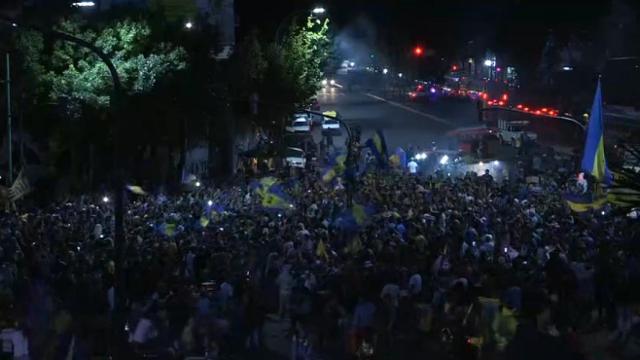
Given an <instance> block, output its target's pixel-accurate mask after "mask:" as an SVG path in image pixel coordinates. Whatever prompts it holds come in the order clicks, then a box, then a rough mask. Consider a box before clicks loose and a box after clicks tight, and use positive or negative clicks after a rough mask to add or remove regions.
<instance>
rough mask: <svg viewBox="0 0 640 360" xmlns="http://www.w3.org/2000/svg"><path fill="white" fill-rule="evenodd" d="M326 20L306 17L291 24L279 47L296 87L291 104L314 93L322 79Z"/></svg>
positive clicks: (327, 47)
mask: <svg viewBox="0 0 640 360" xmlns="http://www.w3.org/2000/svg"><path fill="white" fill-rule="evenodd" d="M328 31H329V20H328V19H326V20H324V21H320V20H317V19H315V18H312V17H309V18H307V22H306V24H305V25H304V26H301V27H294V28H293V29H292V31H291V33H290V34H289V36H288V37H287V39H286V40H285V43H284V46H283V47H282V56H283V57H282V60H283V65H284V67H285V68H286V70H287V74H288V76H289V77H290V80H292V81H293V82H294V85H295V87H296V90H297V91H296V96H295V98H294V99H292V100H293V102H294V103H304V102H306V101H307V100H308V99H309V98H310V97H312V96H313V95H315V93H316V92H317V91H318V89H319V84H320V81H321V80H322V75H323V74H322V67H323V65H324V63H325V62H326V60H327V58H328V53H329V45H330V41H329V37H328Z"/></svg>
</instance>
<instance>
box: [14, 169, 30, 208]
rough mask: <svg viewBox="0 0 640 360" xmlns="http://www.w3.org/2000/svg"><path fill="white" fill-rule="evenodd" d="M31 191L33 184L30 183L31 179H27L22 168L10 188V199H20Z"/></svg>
mask: <svg viewBox="0 0 640 360" xmlns="http://www.w3.org/2000/svg"><path fill="white" fill-rule="evenodd" d="M30 192H31V185H29V179H27V177H26V176H25V175H24V173H23V172H22V170H20V173H19V174H18V177H17V178H16V180H15V181H14V182H13V185H11V187H10V188H9V200H11V201H16V200H19V199H21V198H22V197H24V196H25V195H26V194H28V193H30Z"/></svg>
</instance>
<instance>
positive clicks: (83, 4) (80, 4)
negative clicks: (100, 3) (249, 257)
mask: <svg viewBox="0 0 640 360" xmlns="http://www.w3.org/2000/svg"><path fill="white" fill-rule="evenodd" d="M71 5H73V6H76V7H94V6H96V3H95V2H93V1H78V2H74V3H72V4H71Z"/></svg>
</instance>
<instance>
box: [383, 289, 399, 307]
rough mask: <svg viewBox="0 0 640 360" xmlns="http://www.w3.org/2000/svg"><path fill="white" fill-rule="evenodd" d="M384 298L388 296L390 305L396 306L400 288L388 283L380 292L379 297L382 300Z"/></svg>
mask: <svg viewBox="0 0 640 360" xmlns="http://www.w3.org/2000/svg"><path fill="white" fill-rule="evenodd" d="M385 296H389V297H390V298H391V304H393V306H395V307H397V306H398V297H399V296H400V286H398V285H396V284H393V283H389V284H387V285H385V286H384V287H383V288H382V292H381V293H380V297H381V298H384V297H385Z"/></svg>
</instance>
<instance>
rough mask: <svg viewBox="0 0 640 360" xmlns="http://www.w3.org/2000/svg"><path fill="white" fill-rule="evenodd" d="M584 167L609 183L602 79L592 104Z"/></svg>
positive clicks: (583, 160)
mask: <svg viewBox="0 0 640 360" xmlns="http://www.w3.org/2000/svg"><path fill="white" fill-rule="evenodd" d="M582 169H583V170H584V171H585V172H587V173H589V174H591V175H593V177H595V178H596V179H597V180H598V181H599V182H602V183H605V184H609V183H610V182H611V173H610V172H609V169H608V168H607V160H606V158H605V156H604V122H603V109H602V89H601V86H600V80H598V87H597V88H596V95H595V96H594V98H593V105H592V106H591V116H590V117H589V125H588V128H587V138H586V142H585V145H584V154H583V155H582Z"/></svg>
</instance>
